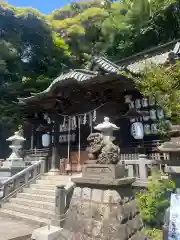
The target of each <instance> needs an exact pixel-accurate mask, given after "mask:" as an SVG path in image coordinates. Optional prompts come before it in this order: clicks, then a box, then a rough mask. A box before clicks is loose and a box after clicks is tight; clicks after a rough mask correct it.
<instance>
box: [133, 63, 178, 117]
mask: <svg viewBox="0 0 180 240" xmlns="http://www.w3.org/2000/svg"><path fill="white" fill-rule="evenodd" d="M179 80H180V62H177V63H176V64H173V65H170V66H169V67H167V66H154V65H152V66H149V67H148V68H147V69H146V70H145V72H144V74H143V76H142V77H141V78H138V79H136V84H137V86H138V88H139V89H140V91H141V93H142V94H143V95H145V96H150V95H151V96H154V97H155V98H156V99H157V103H158V104H159V105H160V106H161V107H162V108H163V109H164V110H165V112H166V114H167V115H168V116H169V117H170V118H171V119H172V120H177V119H179V118H180V81H179Z"/></svg>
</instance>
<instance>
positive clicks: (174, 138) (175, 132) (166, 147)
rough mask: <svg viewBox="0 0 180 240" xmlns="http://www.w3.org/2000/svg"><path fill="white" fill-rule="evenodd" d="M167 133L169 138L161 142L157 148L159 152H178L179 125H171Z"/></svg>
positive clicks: (179, 145) (179, 147)
mask: <svg viewBox="0 0 180 240" xmlns="http://www.w3.org/2000/svg"><path fill="white" fill-rule="evenodd" d="M169 135H170V136H171V140H170V141H168V142H164V143H162V144H161V145H160V146H159V147H158V150H159V151H161V152H180V125H171V127H170V131H169Z"/></svg>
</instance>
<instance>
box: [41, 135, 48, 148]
mask: <svg viewBox="0 0 180 240" xmlns="http://www.w3.org/2000/svg"><path fill="white" fill-rule="evenodd" d="M42 145H43V147H49V145H50V136H49V134H47V133H45V134H43V135H42Z"/></svg>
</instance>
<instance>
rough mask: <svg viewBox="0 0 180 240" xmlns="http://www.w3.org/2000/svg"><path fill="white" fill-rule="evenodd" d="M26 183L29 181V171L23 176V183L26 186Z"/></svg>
mask: <svg viewBox="0 0 180 240" xmlns="http://www.w3.org/2000/svg"><path fill="white" fill-rule="evenodd" d="M28 181H29V171H28V172H26V173H25V175H24V183H25V184H28Z"/></svg>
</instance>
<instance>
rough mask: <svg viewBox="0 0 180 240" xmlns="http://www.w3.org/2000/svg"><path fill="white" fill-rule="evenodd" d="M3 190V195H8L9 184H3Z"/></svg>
mask: <svg viewBox="0 0 180 240" xmlns="http://www.w3.org/2000/svg"><path fill="white" fill-rule="evenodd" d="M3 191H4V197H6V196H8V194H9V185H8V184H6V185H4V190H3Z"/></svg>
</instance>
